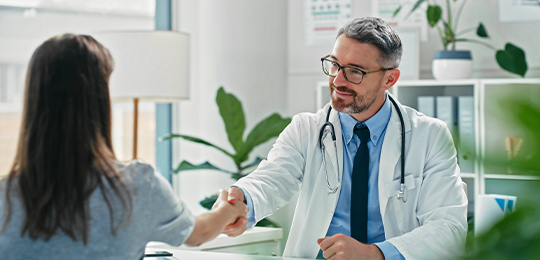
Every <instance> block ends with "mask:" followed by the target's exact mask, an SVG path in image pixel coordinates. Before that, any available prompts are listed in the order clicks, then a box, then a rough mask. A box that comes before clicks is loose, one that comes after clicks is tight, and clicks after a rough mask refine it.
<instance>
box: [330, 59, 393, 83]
mask: <svg viewBox="0 0 540 260" xmlns="http://www.w3.org/2000/svg"><path fill="white" fill-rule="evenodd" d="M328 57H330V54H329V55H326V56H324V57H322V58H321V66H322V69H323V72H324V74H326V76H329V77H337V74H336V75H335V76H332V75H330V74H329V73H327V72H326V70H325V69H324V61H325V60H326V61H330V62H332V63H334V64H336V66H338V68H339V69H338V71H337V72H338V73H339V71H340V70H341V71H343V77H345V80H347V81H348V82H350V83H352V84H356V85H358V84H360V83H362V81H363V80H364V76H365V75H367V74H371V73H377V72H381V71H389V70H393V69H395V68H382V69H380V70H375V71H369V72H366V71H364V70H362V69H360V68H358V67H351V66H341V65H340V64H339V63H338V62H337V61H333V60H330V59H328ZM345 68H352V69H355V70H358V71H360V72H361V73H362V79H361V80H360V82H358V83H356V82H352V81H350V80H349V79H348V78H347V74H346V73H345Z"/></svg>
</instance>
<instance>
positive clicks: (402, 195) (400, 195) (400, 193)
mask: <svg viewBox="0 0 540 260" xmlns="http://www.w3.org/2000/svg"><path fill="white" fill-rule="evenodd" d="M408 195H409V191H408V190H407V186H405V184H403V183H402V184H401V187H400V188H399V190H397V192H396V196H397V199H398V200H399V199H401V200H403V203H405V202H407V196H408Z"/></svg>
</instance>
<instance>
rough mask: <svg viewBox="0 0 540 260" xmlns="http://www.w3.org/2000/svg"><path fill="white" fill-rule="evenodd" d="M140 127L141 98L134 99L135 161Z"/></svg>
mask: <svg viewBox="0 0 540 260" xmlns="http://www.w3.org/2000/svg"><path fill="white" fill-rule="evenodd" d="M138 125H139V98H134V99H133V160H135V159H137V134H138V131H137V130H138Z"/></svg>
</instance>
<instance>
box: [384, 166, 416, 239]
mask: <svg viewBox="0 0 540 260" xmlns="http://www.w3.org/2000/svg"><path fill="white" fill-rule="evenodd" d="M405 186H406V187H407V191H406V194H407V202H403V199H398V198H397V191H398V190H399V189H400V187H401V180H400V179H397V180H393V181H391V182H387V183H386V184H385V185H384V188H385V190H386V196H387V197H388V198H389V199H391V200H392V205H394V211H395V214H396V222H397V226H398V228H399V230H400V231H401V232H402V233H406V232H409V231H411V230H412V229H413V228H414V225H411V224H412V222H411V221H412V219H415V218H416V217H415V216H413V215H414V214H413V211H414V204H416V182H415V178H414V175H413V174H409V175H405Z"/></svg>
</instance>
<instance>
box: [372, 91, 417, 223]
mask: <svg viewBox="0 0 540 260" xmlns="http://www.w3.org/2000/svg"><path fill="white" fill-rule="evenodd" d="M388 95H390V96H391V94H388ZM392 97H393V96H392ZM394 100H395V101H396V103H397V104H398V107H399V108H400V111H401V114H402V116H403V121H404V125H405V133H407V132H408V131H410V130H411V124H410V121H409V116H408V115H407V112H406V111H405V109H403V107H402V106H401V104H400V103H399V102H398V101H397V99H396V98H394ZM400 156H401V123H400V119H399V115H398V113H397V110H396V108H395V107H394V105H392V115H391V116H390V120H389V121H388V126H387V127H386V134H385V137H384V143H383V146H382V150H381V160H380V164H379V203H380V208H381V216H382V218H383V220H384V214H385V212H386V204H387V203H388V196H387V193H386V189H385V184H386V183H388V182H391V181H392V180H393V179H394V176H395V175H396V176H398V177H399V176H400V174H401V171H399V172H397V173H395V169H396V164H397V163H398V162H399V158H400Z"/></svg>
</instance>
